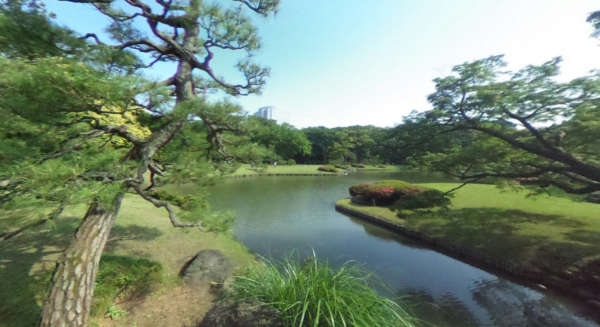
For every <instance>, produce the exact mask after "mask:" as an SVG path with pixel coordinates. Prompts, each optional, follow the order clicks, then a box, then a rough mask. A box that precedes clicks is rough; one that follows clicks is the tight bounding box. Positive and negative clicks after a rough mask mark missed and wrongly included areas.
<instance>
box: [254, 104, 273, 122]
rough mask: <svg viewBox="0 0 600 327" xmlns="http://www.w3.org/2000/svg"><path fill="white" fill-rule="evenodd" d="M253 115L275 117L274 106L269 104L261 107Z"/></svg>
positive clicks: (266, 117)
mask: <svg viewBox="0 0 600 327" xmlns="http://www.w3.org/2000/svg"><path fill="white" fill-rule="evenodd" d="M253 116H256V117H261V118H264V119H273V107H272V106H267V107H262V108H259V109H258V111H257V112H255V113H254V115H253Z"/></svg>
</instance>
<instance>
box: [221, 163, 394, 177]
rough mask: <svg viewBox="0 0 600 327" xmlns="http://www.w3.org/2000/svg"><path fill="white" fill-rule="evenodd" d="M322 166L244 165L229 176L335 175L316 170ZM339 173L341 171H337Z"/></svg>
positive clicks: (374, 168)
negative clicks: (256, 166) (255, 166)
mask: <svg viewBox="0 0 600 327" xmlns="http://www.w3.org/2000/svg"><path fill="white" fill-rule="evenodd" d="M321 166H323V165H289V166H288V165H277V166H273V165H269V166H266V167H264V168H259V169H256V168H251V167H250V165H247V164H244V165H242V166H241V167H240V168H238V169H237V170H236V171H235V172H234V173H233V174H231V176H241V175H260V174H299V175H301V174H325V175H335V173H328V172H324V171H320V170H318V168H319V167H321ZM401 169H402V167H401V166H393V165H385V167H377V166H374V165H365V168H360V169H359V171H360V170H369V171H386V172H395V171H401ZM339 171H340V172H342V171H343V169H339Z"/></svg>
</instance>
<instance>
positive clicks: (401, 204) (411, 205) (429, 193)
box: [393, 189, 450, 210]
mask: <svg viewBox="0 0 600 327" xmlns="http://www.w3.org/2000/svg"><path fill="white" fill-rule="evenodd" d="M448 205H450V199H449V198H448V197H447V196H446V195H445V194H444V192H441V191H438V190H432V189H427V190H425V191H424V192H421V193H413V194H406V195H404V196H402V197H400V198H399V199H398V200H396V202H394V204H393V206H394V208H396V209H398V210H402V209H408V210H412V209H420V208H433V207H447V206H448Z"/></svg>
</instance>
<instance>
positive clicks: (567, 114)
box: [419, 56, 600, 194]
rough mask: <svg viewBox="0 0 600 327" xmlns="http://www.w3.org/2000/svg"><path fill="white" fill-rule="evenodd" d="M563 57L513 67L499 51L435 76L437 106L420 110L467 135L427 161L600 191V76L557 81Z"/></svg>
mask: <svg viewBox="0 0 600 327" xmlns="http://www.w3.org/2000/svg"><path fill="white" fill-rule="evenodd" d="M560 61H561V60H560V58H554V59H552V60H550V61H548V62H546V63H544V64H542V65H531V66H527V67H525V68H523V69H521V70H519V71H517V72H506V71H504V70H503V67H504V66H505V62H504V61H503V58H502V56H492V57H489V58H485V59H481V60H476V61H473V62H468V63H465V64H462V65H458V66H455V67H454V69H453V74H452V75H450V76H446V77H442V78H437V79H435V80H434V82H435V85H436V91H435V92H434V93H433V94H431V95H430V96H429V101H430V102H431V103H432V105H433V110H431V111H428V112H425V113H422V114H421V115H420V117H419V119H420V122H421V124H424V126H428V127H429V128H433V129H435V133H436V134H437V135H445V134H452V135H463V138H464V137H465V136H466V140H468V142H463V143H462V144H460V143H456V142H454V143H453V144H451V145H452V146H449V147H448V148H446V149H444V151H440V152H437V153H429V154H426V155H424V156H421V159H423V160H422V162H423V163H426V164H428V165H430V166H431V167H434V169H437V170H441V171H444V172H447V173H449V174H451V175H453V176H455V177H458V178H461V179H463V180H467V181H476V180H480V179H483V178H494V177H497V178H504V179H513V180H514V179H516V180H517V181H520V182H522V183H527V184H534V185H538V186H544V187H545V186H555V187H558V188H560V189H562V190H564V191H566V192H568V193H579V194H583V193H589V192H594V191H598V190H600V165H599V163H600V141H599V140H600V139H598V138H597V136H598V135H599V133H600V124H598V122H599V121H600V116H599V112H598V110H597V106H598V100H599V99H600V93H599V92H600V88H599V87H600V84H599V81H600V80H599V76H598V75H590V76H586V77H582V78H578V79H575V80H572V81H570V82H566V83H560V82H557V81H556V80H555V77H556V76H557V74H558V72H559V63H560ZM473 136H475V137H473Z"/></svg>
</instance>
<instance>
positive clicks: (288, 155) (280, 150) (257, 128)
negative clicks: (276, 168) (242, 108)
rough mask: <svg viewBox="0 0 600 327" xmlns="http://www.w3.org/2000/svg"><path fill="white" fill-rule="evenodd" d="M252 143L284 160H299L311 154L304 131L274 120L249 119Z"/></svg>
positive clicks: (248, 126) (247, 126) (248, 128)
mask: <svg viewBox="0 0 600 327" xmlns="http://www.w3.org/2000/svg"><path fill="white" fill-rule="evenodd" d="M245 127H246V130H247V132H248V134H249V138H250V141H251V142H254V143H257V144H260V145H262V146H264V147H265V148H267V149H271V150H272V151H273V152H274V153H275V154H276V155H277V156H278V157H280V158H281V159H283V160H289V159H299V158H302V157H304V156H307V155H309V154H310V152H311V143H310V141H309V140H308V139H307V138H306V136H305V135H304V133H302V131H300V130H298V129H296V128H295V127H293V126H292V125H289V124H286V123H284V124H281V125H280V124H277V122H275V121H274V120H269V119H264V118H259V117H253V116H251V117H248V118H247V119H246V122H245Z"/></svg>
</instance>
